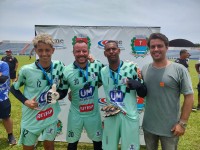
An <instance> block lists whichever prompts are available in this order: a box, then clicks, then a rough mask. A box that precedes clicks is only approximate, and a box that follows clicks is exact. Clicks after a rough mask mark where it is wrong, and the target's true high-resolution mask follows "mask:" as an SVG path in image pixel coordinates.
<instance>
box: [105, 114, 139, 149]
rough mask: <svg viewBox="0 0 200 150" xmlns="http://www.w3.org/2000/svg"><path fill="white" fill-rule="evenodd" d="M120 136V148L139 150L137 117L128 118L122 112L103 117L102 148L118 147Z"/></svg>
mask: <svg viewBox="0 0 200 150" xmlns="http://www.w3.org/2000/svg"><path fill="white" fill-rule="evenodd" d="M120 138H121V150H127V149H134V150H139V149H140V141H139V119H137V120H133V119H130V118H128V117H127V116H125V115H124V114H122V113H119V114H118V115H116V116H112V117H107V118H105V120H104V129H103V142H102V143H103V150H114V149H118V144H119V140H120Z"/></svg>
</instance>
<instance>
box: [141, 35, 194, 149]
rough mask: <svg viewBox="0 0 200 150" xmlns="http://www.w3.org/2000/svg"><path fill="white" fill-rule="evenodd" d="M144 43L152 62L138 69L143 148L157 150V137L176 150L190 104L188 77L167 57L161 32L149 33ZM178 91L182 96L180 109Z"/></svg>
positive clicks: (188, 114) (190, 107)
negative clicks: (142, 95)
mask: <svg viewBox="0 0 200 150" xmlns="http://www.w3.org/2000/svg"><path fill="white" fill-rule="evenodd" d="M147 44H148V47H149V49H150V54H151V57H152V58H153V63H150V64H147V65H145V66H143V68H142V76H143V79H144V83H145V85H146V86H147V91H148V93H147V96H146V103H145V112H144V119H143V130H144V139H145V143H146V148H147V150H157V149H158V143H159V140H160V142H161V147H162V149H163V150H177V147H178V140H179V137H180V136H182V135H183V134H184V133H185V130H186V126H187V121H188V119H189V116H190V112H191V110H192V105H193V88H192V82H191V78H190V76H189V72H188V71H187V69H186V68H185V67H183V65H180V64H177V63H174V62H171V61H169V60H168V59H167V57H166V53H167V50H168V46H169V41H168V38H167V37H166V36H165V35H163V34H161V33H152V34H151V35H150V37H149V40H148V43H147ZM185 58H186V56H185ZM180 94H183V95H184V99H183V100H184V102H183V105H182V109H181V110H180Z"/></svg>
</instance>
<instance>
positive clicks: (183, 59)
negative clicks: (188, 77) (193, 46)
mask: <svg viewBox="0 0 200 150" xmlns="http://www.w3.org/2000/svg"><path fill="white" fill-rule="evenodd" d="M189 57H190V53H188V51H187V50H186V49H182V50H181V51H180V58H177V59H176V60H175V62H176V63H179V64H182V65H183V66H185V67H186V68H187V69H188V71H189V64H188V61H189Z"/></svg>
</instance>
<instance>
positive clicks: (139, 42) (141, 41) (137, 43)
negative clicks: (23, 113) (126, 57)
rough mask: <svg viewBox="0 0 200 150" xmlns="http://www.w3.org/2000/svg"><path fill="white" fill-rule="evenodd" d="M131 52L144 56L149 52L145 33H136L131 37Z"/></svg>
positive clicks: (137, 55) (136, 55)
mask: <svg viewBox="0 0 200 150" xmlns="http://www.w3.org/2000/svg"><path fill="white" fill-rule="evenodd" d="M131 47H132V54H133V55H134V56H135V57H136V58H137V57H145V56H146V55H147V53H148V52H149V48H148V46H147V37H146V36H145V35H136V36H135V37H133V39H131Z"/></svg>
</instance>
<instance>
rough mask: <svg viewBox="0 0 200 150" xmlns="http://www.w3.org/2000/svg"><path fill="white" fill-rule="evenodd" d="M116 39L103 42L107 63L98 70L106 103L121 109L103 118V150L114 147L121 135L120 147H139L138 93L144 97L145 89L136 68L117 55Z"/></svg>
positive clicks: (137, 148) (112, 149)
mask: <svg viewBox="0 0 200 150" xmlns="http://www.w3.org/2000/svg"><path fill="white" fill-rule="evenodd" d="M119 54H120V49H119V47H118V44H117V42H115V41H108V42H107V43H106V44H105V48H104V55H105V57H107V59H108V63H109V65H108V66H105V67H104V68H102V70H101V76H102V82H103V87H104V91H105V94H106V101H107V103H108V105H111V106H114V107H117V108H118V109H120V112H119V113H118V114H116V115H114V116H110V117H106V118H105V120H104V130H103V149H104V150H117V149H118V143H119V140H120V138H121V149H122V150H127V149H130V150H133V149H134V150H139V148H140V142H139V115H138V111H137V95H138V96H140V97H145V96H146V93H147V90H146V87H145V85H144V84H143V81H142V79H140V78H139V77H140V74H139V72H140V71H139V68H138V67H137V66H136V64H134V63H131V62H129V63H127V62H124V61H122V60H120V58H119Z"/></svg>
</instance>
